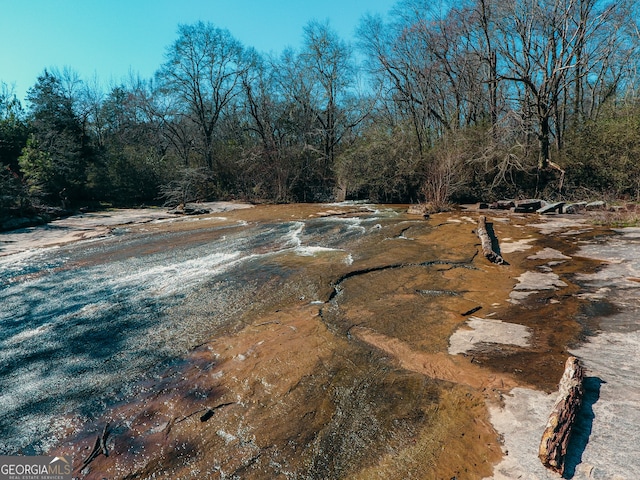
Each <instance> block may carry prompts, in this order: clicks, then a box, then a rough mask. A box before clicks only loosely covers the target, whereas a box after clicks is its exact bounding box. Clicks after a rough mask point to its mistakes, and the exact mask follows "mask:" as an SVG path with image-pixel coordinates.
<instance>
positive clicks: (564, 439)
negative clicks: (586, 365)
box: [538, 357, 584, 475]
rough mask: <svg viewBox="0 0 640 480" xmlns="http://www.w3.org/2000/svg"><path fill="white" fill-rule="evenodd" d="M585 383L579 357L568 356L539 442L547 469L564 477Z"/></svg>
mask: <svg viewBox="0 0 640 480" xmlns="http://www.w3.org/2000/svg"><path fill="white" fill-rule="evenodd" d="M583 381H584V369H583V368H582V365H580V361H579V360H578V359H577V358H576V357H569V358H568V359H567V361H566V363H565V367H564V374H563V375H562V378H561V379H560V385H559V393H558V398H557V399H556V403H555V404H554V406H553V410H551V414H550V415H549V420H548V421H547V426H546V428H545V430H544V433H543V434H542V440H541V441H540V448H539V450H538V458H539V459H540V461H541V462H542V464H543V465H544V466H545V467H547V468H549V469H551V470H553V471H554V472H557V473H559V474H561V475H562V474H563V473H564V467H565V457H566V455H567V447H568V445H569V440H570V439H571V432H572V429H573V425H574V423H575V420H576V416H577V414H578V411H579V410H580V406H581V405H582V396H583V393H584V388H583V385H582V383H583Z"/></svg>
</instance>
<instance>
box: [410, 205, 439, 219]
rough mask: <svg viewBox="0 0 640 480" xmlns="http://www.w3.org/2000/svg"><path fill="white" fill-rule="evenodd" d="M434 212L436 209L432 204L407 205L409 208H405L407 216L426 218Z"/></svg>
mask: <svg viewBox="0 0 640 480" xmlns="http://www.w3.org/2000/svg"><path fill="white" fill-rule="evenodd" d="M436 212H437V209H436V208H435V207H434V206H433V204H432V203H419V204H418V205H409V208H407V213H408V214H409V215H422V216H424V217H428V216H429V215H431V214H432V213H436Z"/></svg>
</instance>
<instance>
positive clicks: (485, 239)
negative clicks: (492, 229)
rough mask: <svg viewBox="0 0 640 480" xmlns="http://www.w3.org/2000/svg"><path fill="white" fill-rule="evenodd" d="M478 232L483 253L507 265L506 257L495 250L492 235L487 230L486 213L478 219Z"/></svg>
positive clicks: (489, 258) (488, 257)
mask: <svg viewBox="0 0 640 480" xmlns="http://www.w3.org/2000/svg"><path fill="white" fill-rule="evenodd" d="M476 234H477V235H478V238H480V244H481V246H482V253H483V255H484V256H485V258H486V259H487V260H489V261H490V262H493V263H496V264H498V265H505V264H506V263H507V262H506V261H505V260H504V258H502V256H501V255H500V254H498V253H496V252H495V251H494V250H493V242H492V241H491V236H490V235H489V231H488V230H487V217H485V216H484V215H480V218H479V219H478V228H477V230H476Z"/></svg>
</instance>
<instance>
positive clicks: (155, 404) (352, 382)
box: [0, 203, 640, 480]
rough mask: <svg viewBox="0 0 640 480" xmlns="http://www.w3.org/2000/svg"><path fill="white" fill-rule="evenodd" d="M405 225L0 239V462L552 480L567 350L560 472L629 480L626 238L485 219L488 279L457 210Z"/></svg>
mask: <svg viewBox="0 0 640 480" xmlns="http://www.w3.org/2000/svg"><path fill="white" fill-rule="evenodd" d="M207 208H212V206H207ZM405 212H406V205H404V206H381V205H363V204H358V203H344V204H325V205H286V206H281V205H278V206H259V207H255V208H236V207H235V206H233V205H224V204H221V205H218V210H212V211H211V213H210V214H207V215H202V216H196V217H175V216H173V215H168V214H166V213H164V212H159V211H155V210H154V211H151V212H149V211H122V212H109V213H108V214H105V216H103V215H99V214H96V215H89V216H83V217H78V218H71V219H66V222H67V223H61V224H60V223H54V224H53V225H49V226H47V227H37V228H34V229H25V231H18V232H11V233H5V234H0V255H1V257H0V297H1V301H2V305H3V307H4V308H3V309H2V311H0V328H2V331H3V334H4V335H3V336H2V337H1V338H0V359H1V360H2V361H1V362H0V392H1V393H0V407H1V408H0V430H1V431H2V432H3V435H2V437H1V438H0V453H2V454H16V453H23V454H38V453H51V454H69V455H72V456H73V458H74V467H75V472H74V476H76V477H77V478H87V479H94V478H95V479H102V478H110V479H124V478H153V477H154V476H155V477H156V478H214V479H215V478H260V479H262V478H264V479H272V478H327V479H333V478H336V479H338V478H345V479H346V478H348V479H370V478H384V479H406V478H430V479H431V478H434V479H451V478H456V479H457V480H462V479H468V480H472V479H473V480H475V479H478V478H495V479H515V478H523V479H532V480H535V479H543V480H545V479H551V478H558V476H557V475H555V474H552V473H550V472H548V471H547V470H545V469H544V468H543V467H542V464H541V463H540V461H539V460H538V457H537V452H538V445H539V441H540V437H541V435H542V432H543V430H544V427H545V424H546V421H547V418H548V415H549V413H550V409H551V407H552V405H553V402H554V401H555V397H556V392H555V390H556V388H557V383H558V381H559V380H560V376H561V375H562V372H563V369H564V363H565V360H566V358H567V356H569V355H570V354H575V355H577V356H578V357H579V358H580V359H581V360H582V361H583V363H584V365H585V366H586V369H587V381H586V382H585V387H586V391H587V393H586V397H585V399H586V401H585V407H584V409H583V411H582V412H581V414H580V416H579V421H578V423H577V425H576V436H575V442H574V443H573V446H572V447H571V458H570V459H569V463H568V465H569V471H568V474H570V476H571V477H572V478H578V479H591V478H593V479H636V478H640V453H638V449H637V446H636V439H637V438H638V434H639V433H640V432H638V425H640V398H639V396H640V393H639V392H640V378H639V375H638V369H637V365H638V363H639V362H640V358H638V352H639V351H640V348H639V347H640V338H639V337H638V335H640V324H639V322H638V315H637V313H638V310H639V309H640V260H638V259H640V250H639V247H640V235H638V231H639V230H638V229H616V230H615V231H614V230H610V229H607V228H604V227H598V226H595V225H593V224H592V223H590V222H589V220H588V218H586V217H580V216H576V215H573V216H571V217H570V218H569V217H568V216H564V215H553V216H545V217H540V216H537V215H516V214H510V213H508V212H504V213H495V215H494V214H493V212H492V216H491V217H492V218H491V219H490V221H491V222H492V223H493V229H494V232H495V234H496V237H497V239H498V242H499V243H500V246H501V247H502V254H503V255H504V256H505V259H506V260H507V261H508V262H509V265H494V264H491V263H489V262H488V261H486V259H484V258H483V257H482V255H478V253H479V251H478V250H479V244H478V239H477V237H476V236H475V234H474V233H473V225H474V224H476V223H477V217H475V216H474V215H472V214H470V213H469V212H465V213H464V214H461V213H456V212H451V213H440V214H433V215H431V217H430V218H429V219H422V218H419V219H418V218H416V217H415V216H410V215H406V214H405ZM471 311H473V312H474V313H475V316H474V317H466V316H465V313H464V312H471ZM467 315H468V314H467ZM105 425H108V429H107V433H108V434H107V437H106V441H105V444H106V448H107V449H108V452H109V456H108V457H106V456H104V455H99V456H98V457H97V458H95V459H93V460H92V461H91V462H89V463H88V464H86V465H83V460H84V459H85V458H86V457H87V456H88V452H89V451H90V449H91V447H92V445H93V444H94V443H95V440H96V437H98V436H99V435H100V434H101V432H103V431H104V429H105Z"/></svg>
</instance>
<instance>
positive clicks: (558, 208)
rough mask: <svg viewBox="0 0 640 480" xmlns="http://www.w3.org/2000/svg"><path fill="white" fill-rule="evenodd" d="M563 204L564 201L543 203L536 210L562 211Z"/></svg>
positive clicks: (544, 211)
mask: <svg viewBox="0 0 640 480" xmlns="http://www.w3.org/2000/svg"><path fill="white" fill-rule="evenodd" d="M563 206H564V202H555V203H550V204H548V205H545V206H543V207H541V208H539V209H538V210H537V212H538V213H540V214H546V213H556V212H557V213H560V212H561V211H562V207H563Z"/></svg>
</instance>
